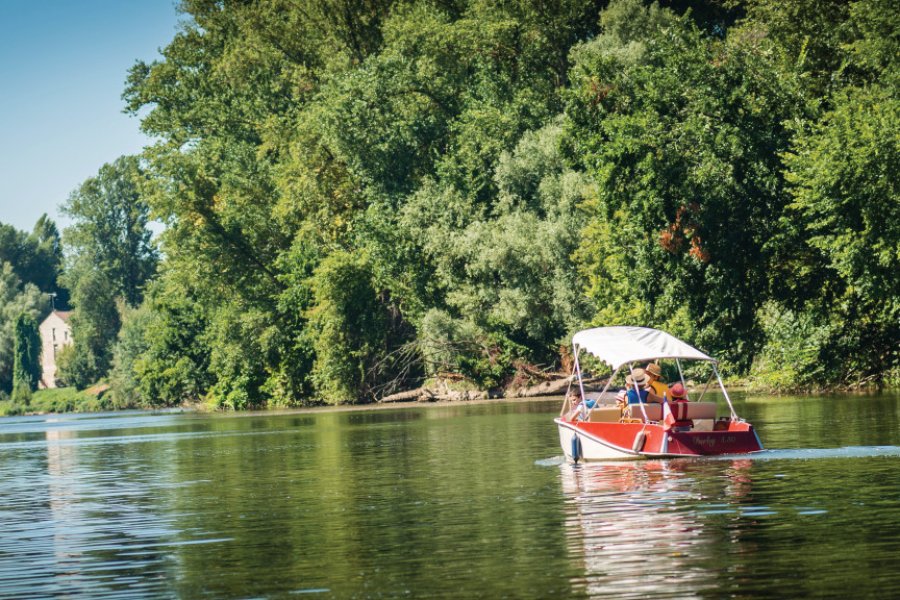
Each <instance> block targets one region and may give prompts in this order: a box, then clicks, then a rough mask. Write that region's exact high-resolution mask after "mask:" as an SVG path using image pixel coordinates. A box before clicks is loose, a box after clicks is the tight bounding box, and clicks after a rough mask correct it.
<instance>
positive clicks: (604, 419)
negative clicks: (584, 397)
mask: <svg viewBox="0 0 900 600" xmlns="http://www.w3.org/2000/svg"><path fill="white" fill-rule="evenodd" d="M621 417H622V411H621V410H620V409H619V407H618V406H603V405H598V406H595V407H594V409H593V410H592V411H591V414H590V417H588V421H590V422H591V423H618V422H619V419H620V418H621Z"/></svg>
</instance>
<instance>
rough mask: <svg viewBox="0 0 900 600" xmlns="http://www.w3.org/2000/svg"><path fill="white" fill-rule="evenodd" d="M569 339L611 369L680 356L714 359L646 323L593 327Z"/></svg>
mask: <svg viewBox="0 0 900 600" xmlns="http://www.w3.org/2000/svg"><path fill="white" fill-rule="evenodd" d="M572 343H573V344H574V345H575V346H576V347H577V348H576V351H577V350H578V349H579V348H583V349H584V350H587V351H588V352H590V353H591V354H593V355H594V356H596V357H597V358H599V359H600V360H602V361H603V362H605V363H606V364H608V365H610V366H611V367H612V368H613V369H618V368H619V367H621V366H622V365H624V364H625V363H630V362H643V361H650V360H656V359H657V358H680V359H685V360H706V361H709V362H716V359H714V358H712V357H710V356H707V355H706V354H703V353H702V352H700V351H699V350H697V349H696V348H693V347H691V346H688V345H687V344H685V343H684V342H682V341H681V340H679V339H678V338H675V337H672V336H671V335H669V334H668V333H666V332H665V331H659V330H657V329H650V328H649V327H625V326H623V327H596V328H594V329H585V330H584V331H579V332H578V333H576V334H575V335H574V336H572Z"/></svg>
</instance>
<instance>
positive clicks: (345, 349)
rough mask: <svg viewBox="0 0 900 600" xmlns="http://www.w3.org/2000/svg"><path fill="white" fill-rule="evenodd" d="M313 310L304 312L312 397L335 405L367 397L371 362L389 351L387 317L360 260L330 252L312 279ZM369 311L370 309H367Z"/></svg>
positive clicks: (362, 259) (366, 268) (367, 269)
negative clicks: (308, 330) (313, 359)
mask: <svg viewBox="0 0 900 600" xmlns="http://www.w3.org/2000/svg"><path fill="white" fill-rule="evenodd" d="M313 292H314V294H315V306H314V307H313V308H312V310H311V311H310V327H311V335H312V336H313V348H314V349H315V353H316V354H315V356H316V362H315V364H314V366H313V371H312V380H313V383H314V384H315V386H316V391H317V395H318V396H319V397H321V398H322V399H323V400H325V401H326V402H329V403H331V404H338V403H342V402H354V401H357V400H359V399H362V398H367V397H369V394H370V393H371V391H372V384H373V382H372V381H371V380H370V379H369V375H370V371H371V370H372V369H373V368H374V366H375V361H376V360H378V359H379V357H381V356H382V355H384V354H385V353H387V352H388V351H389V349H390V348H389V346H388V343H389V340H388V339H387V335H388V324H389V316H388V315H387V314H386V313H387V311H385V310H384V309H382V310H377V308H378V307H380V305H381V302H380V299H379V298H378V296H377V294H376V290H375V288H374V287H373V285H372V273H371V268H370V267H369V265H368V264H367V261H366V260H365V259H364V258H362V257H356V256H353V255H351V254H348V253H339V252H336V253H334V254H332V255H331V256H329V257H328V258H327V259H325V260H324V261H323V262H322V263H321V265H319V267H318V268H317V269H316V272H315V274H314V276H313ZM373 307H375V308H376V310H373Z"/></svg>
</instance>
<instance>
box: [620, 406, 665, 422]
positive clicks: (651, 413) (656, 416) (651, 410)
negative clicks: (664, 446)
mask: <svg viewBox="0 0 900 600" xmlns="http://www.w3.org/2000/svg"><path fill="white" fill-rule="evenodd" d="M628 406H629V407H631V418H632V419H643V418H644V413H643V412H641V407H640V406H639V405H637V404H629V405H628ZM644 411H646V413H647V418H648V419H649V420H651V421H661V420H662V404H657V403H655V402H646V403H644Z"/></svg>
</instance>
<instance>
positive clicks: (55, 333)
mask: <svg viewBox="0 0 900 600" xmlns="http://www.w3.org/2000/svg"><path fill="white" fill-rule="evenodd" d="M71 314H72V311H69V310H54V311H53V312H51V313H50V314H49V315H48V316H47V318H46V319H44V321H43V322H42V323H41V325H40V327H38V331H39V332H40V334H41V381H40V387H42V388H55V387H56V355H57V353H58V352H59V351H60V350H61V349H62V348H63V347H64V346H68V345H69V344H71V343H72V329H71V328H70V327H69V315H71Z"/></svg>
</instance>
